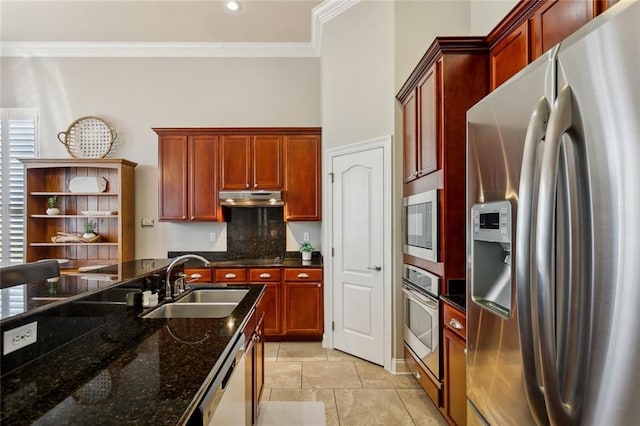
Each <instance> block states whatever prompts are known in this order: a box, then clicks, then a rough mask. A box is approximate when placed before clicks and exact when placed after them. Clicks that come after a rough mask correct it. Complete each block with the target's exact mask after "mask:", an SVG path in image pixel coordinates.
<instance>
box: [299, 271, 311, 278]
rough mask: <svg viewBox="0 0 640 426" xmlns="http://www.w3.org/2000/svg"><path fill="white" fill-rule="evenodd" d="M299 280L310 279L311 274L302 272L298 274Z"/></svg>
mask: <svg viewBox="0 0 640 426" xmlns="http://www.w3.org/2000/svg"><path fill="white" fill-rule="evenodd" d="M298 278H309V274H307V273H306V272H300V273H299V274H298Z"/></svg>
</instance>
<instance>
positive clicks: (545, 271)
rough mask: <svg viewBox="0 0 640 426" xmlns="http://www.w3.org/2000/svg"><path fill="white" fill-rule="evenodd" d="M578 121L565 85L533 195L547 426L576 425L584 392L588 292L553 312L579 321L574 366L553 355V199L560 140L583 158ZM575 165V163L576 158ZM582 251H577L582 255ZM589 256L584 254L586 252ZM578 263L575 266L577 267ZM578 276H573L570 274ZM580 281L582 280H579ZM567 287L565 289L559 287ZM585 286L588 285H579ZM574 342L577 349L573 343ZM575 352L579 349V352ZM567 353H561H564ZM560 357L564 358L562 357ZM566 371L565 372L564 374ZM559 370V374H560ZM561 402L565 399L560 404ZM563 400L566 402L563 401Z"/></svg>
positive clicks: (583, 218) (582, 218) (582, 217)
mask: <svg viewBox="0 0 640 426" xmlns="http://www.w3.org/2000/svg"><path fill="white" fill-rule="evenodd" d="M579 120H580V118H579V112H577V105H576V104H575V102H574V99H573V95H572V92H571V88H570V87H569V86H568V85H565V86H564V87H563V88H562V89H561V90H560V92H559V94H558V98H557V100H556V103H555V105H554V108H553V111H552V112H551V115H550V117H549V125H548V127H547V136H546V138H545V144H544V152H543V157H542V168H541V172H540V186H539V192H538V210H537V219H536V239H535V251H536V287H537V293H538V294H537V298H538V300H537V308H538V314H539V316H538V318H539V333H540V357H541V362H542V379H543V387H544V396H545V402H546V406H547V412H548V414H549V420H550V421H551V423H552V424H578V423H579V421H580V416H581V411H582V399H583V395H582V394H583V392H584V390H583V389H584V382H583V380H584V377H585V375H586V374H587V368H586V365H587V363H588V356H589V355H588V354H589V350H588V347H586V346H585V345H586V344H587V343H588V341H589V338H588V337H589V336H588V334H587V333H588V330H589V328H590V327H589V326H588V322H589V318H590V314H589V312H590V309H589V305H588V303H589V302H588V297H585V294H586V293H588V290H587V291H586V293H585V292H583V293H581V295H580V297H578V298H577V300H572V301H569V300H566V299H562V301H563V302H564V303H562V305H563V306H557V309H558V310H559V315H560V316H561V317H565V315H564V314H565V311H564V310H565V309H570V307H569V306H565V304H569V303H572V304H574V305H576V306H575V307H574V308H571V309H577V311H576V312H577V314H576V315H572V317H573V318H576V319H578V321H584V324H579V325H578V331H579V336H578V338H577V339H576V340H574V344H575V345H576V347H573V348H570V349H571V350H572V351H574V352H573V353H574V354H575V361H576V362H575V363H573V365H559V363H558V350H557V346H556V330H555V327H556V316H555V314H556V311H555V309H556V292H557V283H556V270H555V263H554V255H555V245H554V244H555V238H556V234H555V228H556V226H555V219H556V199H557V198H556V197H557V188H558V174H559V161H560V152H561V147H562V138H563V135H565V134H568V135H569V136H570V137H571V138H572V142H573V143H574V146H575V149H576V151H577V152H580V151H581V150H582V152H583V153H584V143H583V141H582V140H580V132H576V131H575V129H574V126H576V125H578V122H579ZM578 160H580V158H578ZM577 166H578V167H577V168H578V170H579V171H580V172H582V174H583V176H580V178H583V180H584V182H579V183H578V184H579V185H580V184H582V187H580V188H578V191H579V192H578V194H577V195H578V197H581V198H585V196H586V197H588V195H586V193H585V192H584V185H588V179H586V178H585V176H584V174H586V169H585V168H584V167H583V166H581V164H580V163H579V162H578V164H577ZM579 205H580V207H581V208H579V210H582V211H578V212H576V213H577V215H578V217H579V223H578V226H579V229H580V231H581V232H585V233H586V234H590V231H589V229H588V226H587V225H586V224H587V223H588V221H589V220H590V219H589V217H588V216H589V212H588V208H587V207H586V205H585V204H584V200H580V204H579ZM576 249H577V250H578V251H579V252H580V254H581V256H584V255H585V252H584V250H582V249H581V248H576ZM581 250H582V251H581ZM587 251H589V250H587ZM581 260H582V261H586V260H587V259H585V258H582V259H581ZM579 263H580V262H579ZM572 273H577V271H572ZM581 278H585V277H581ZM563 284H566V283H563ZM584 285H588V283H584ZM576 342H577V343H576ZM558 344H566V342H558ZM578 346H579V347H578ZM564 352H566V351H564ZM564 352H563V353H564ZM565 367H566V369H567V370H566V371H565V370H564V368H565ZM561 368H562V369H563V370H561ZM567 372H568V373H569V374H568V376H570V377H573V378H574V380H573V381H570V382H568V383H567V382H562V383H563V385H564V386H562V387H561V380H562V379H563V378H562V377H561V374H562V375H563V376H564V377H567V376H566V375H565V373H567ZM563 396H565V397H566V398H563ZM565 399H567V400H566V401H565Z"/></svg>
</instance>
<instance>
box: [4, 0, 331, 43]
mask: <svg viewBox="0 0 640 426" xmlns="http://www.w3.org/2000/svg"><path fill="white" fill-rule="evenodd" d="M320 3H322V2H321V1H318V0H284V1H272V0H245V1H242V5H243V7H242V10H241V11H240V12H236V13H233V12H230V11H228V10H226V9H225V8H224V6H223V2H222V1H213V0H210V1H180V0H178V1H176V0H142V1H123V0H98V1H78V0H75V1H74V0H71V1H56V0H45V1H19V0H0V35H1V40H2V41H3V42H45V41H46V42H150V43H158V42H182V43H184V42H187V43H193V42H209V43H213V42H223V43H242V42H246V43H263V42H264V43H287V42H310V41H311V39H312V27H313V24H312V10H313V8H314V7H316V6H318V5H319V4H320ZM326 3H335V0H330V1H327V2H326Z"/></svg>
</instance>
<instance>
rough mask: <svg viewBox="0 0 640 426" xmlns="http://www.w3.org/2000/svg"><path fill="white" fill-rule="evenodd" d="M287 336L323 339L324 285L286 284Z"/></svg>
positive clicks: (285, 314)
mask: <svg viewBox="0 0 640 426" xmlns="http://www.w3.org/2000/svg"><path fill="white" fill-rule="evenodd" d="M284 307H285V313H284V316H285V329H286V334H287V335H289V336H293V335H305V336H318V337H322V330H323V327H322V283H319V282H317V283H316V282H314V283H305V282H285V283H284Z"/></svg>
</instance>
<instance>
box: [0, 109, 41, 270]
mask: <svg viewBox="0 0 640 426" xmlns="http://www.w3.org/2000/svg"><path fill="white" fill-rule="evenodd" d="M37 128H38V111H37V109H33V108H2V109H0V138H1V140H0V141H1V145H2V149H1V150H0V212H1V213H2V214H1V215H0V241H2V243H1V244H0V264H1V265H4V266H6V265H10V264H18V263H23V262H24V254H25V253H24V252H25V248H24V242H25V227H24V214H25V192H24V191H25V182H24V168H23V166H22V163H21V162H20V161H19V160H18V159H19V158H34V157H35V156H36V147H37Z"/></svg>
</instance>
